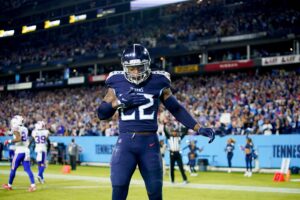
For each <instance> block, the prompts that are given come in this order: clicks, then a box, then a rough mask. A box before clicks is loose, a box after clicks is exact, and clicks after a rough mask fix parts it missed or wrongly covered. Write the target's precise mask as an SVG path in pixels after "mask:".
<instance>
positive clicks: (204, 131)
mask: <svg viewBox="0 0 300 200" xmlns="http://www.w3.org/2000/svg"><path fill="white" fill-rule="evenodd" d="M197 133H198V134H199V135H203V136H205V137H208V138H209V139H210V140H209V141H208V143H212V142H213V141H214V139H215V131H214V129H212V128H199V129H198V131H197Z"/></svg>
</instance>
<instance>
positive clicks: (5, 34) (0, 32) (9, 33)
mask: <svg viewBox="0 0 300 200" xmlns="http://www.w3.org/2000/svg"><path fill="white" fill-rule="evenodd" d="M14 34H15V31H14V30H8V31H6V30H0V37H9V36H13V35H14Z"/></svg>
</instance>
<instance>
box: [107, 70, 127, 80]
mask: <svg viewBox="0 0 300 200" xmlns="http://www.w3.org/2000/svg"><path fill="white" fill-rule="evenodd" d="M118 74H124V72H123V71H112V72H110V73H109V74H108V77H107V78H106V81H107V80H108V79H109V78H111V77H112V76H114V75H118Z"/></svg>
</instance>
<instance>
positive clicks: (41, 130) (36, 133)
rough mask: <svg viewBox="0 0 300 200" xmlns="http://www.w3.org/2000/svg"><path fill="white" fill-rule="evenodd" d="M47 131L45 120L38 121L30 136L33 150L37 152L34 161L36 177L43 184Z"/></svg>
mask: <svg viewBox="0 0 300 200" xmlns="http://www.w3.org/2000/svg"><path fill="white" fill-rule="evenodd" d="M48 135H49V131H48V130H47V129H45V122H43V121H38V122H37V123H36V124H35V129H34V130H33V131H32V137H33V139H34V142H35V152H36V153H37V156H36V161H37V163H38V170H39V172H38V176H37V179H38V181H39V182H40V183H41V184H44V182H45V181H44V170H45V168H46V160H47V145H48V142H49V140H48Z"/></svg>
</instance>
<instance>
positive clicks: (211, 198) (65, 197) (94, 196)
mask: <svg viewBox="0 0 300 200" xmlns="http://www.w3.org/2000/svg"><path fill="white" fill-rule="evenodd" d="M61 169H62V166H58V165H50V166H49V167H48V168H47V169H46V171H45V177H46V184H44V185H40V184H38V183H37V187H38V190H37V191H35V192H33V193H29V192H27V191H26V190H27V188H28V186H29V179H28V177H27V175H25V174H24V172H23V169H22V168H19V169H18V172H17V175H16V178H15V181H14V185H13V187H14V190H12V191H6V190H3V189H0V200H27V199H30V200H60V199H61V200H109V199H111V186H110V182H109V168H107V167H87V166H80V167H78V168H77V170H76V171H74V172H71V174H67V175H64V174H62V173H61ZM33 170H34V172H35V174H36V172H37V169H36V166H34V167H33ZM8 172H9V167H8V166H0V182H1V185H2V183H7V180H8ZM187 174H188V173H187ZM291 178H292V179H300V176H299V175H292V176H291ZM188 179H189V181H190V183H189V184H187V185H183V184H182V183H181V182H182V179H181V176H180V173H179V171H176V178H175V181H177V183H176V184H174V185H171V184H170V183H169V177H168V176H165V177H164V181H165V182H164V188H163V194H164V199H165V200H194V199H197V200H198V199H199V200H202V199H203V200H204V199H205V200H215V199H220V200H221V199H222V200H235V199H236V200H244V199H251V200H252V199H253V200H260V199H261V200H279V199H282V200H296V199H300V182H280V183H278V182H273V181H272V179H273V174H253V177H251V178H248V177H244V176H243V174H242V173H231V174H228V173H225V172H201V173H199V176H197V177H190V176H189V175H188ZM239 186H242V187H239ZM230 188H237V190H235V191H233V190H231V189H230ZM289 189H290V190H289ZM249 190H253V191H249ZM267 191H271V192H267ZM280 191H284V192H285V193H283V192H280ZM127 199H128V200H147V199H148V198H147V195H146V190H145V187H144V185H143V182H142V179H141V176H140V175H139V172H138V171H136V173H135V174H134V176H133V182H132V184H131V186H130V189H129V195H128V198H127Z"/></svg>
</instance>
